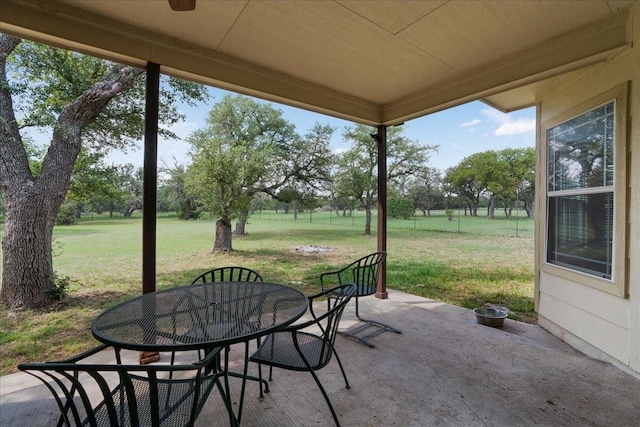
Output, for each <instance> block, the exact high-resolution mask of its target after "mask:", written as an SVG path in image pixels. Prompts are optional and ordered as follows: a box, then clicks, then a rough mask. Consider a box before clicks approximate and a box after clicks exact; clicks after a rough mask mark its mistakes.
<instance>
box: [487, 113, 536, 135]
mask: <svg viewBox="0 0 640 427" xmlns="http://www.w3.org/2000/svg"><path fill="white" fill-rule="evenodd" d="M535 129H536V120H535V119H527V118H524V117H521V118H519V119H518V120H517V121H515V122H507V123H503V124H502V125H501V126H500V127H499V128H498V129H496V130H495V131H493V134H494V135H496V136H506V135H518V134H521V133H527V132H533V131H534V130H535Z"/></svg>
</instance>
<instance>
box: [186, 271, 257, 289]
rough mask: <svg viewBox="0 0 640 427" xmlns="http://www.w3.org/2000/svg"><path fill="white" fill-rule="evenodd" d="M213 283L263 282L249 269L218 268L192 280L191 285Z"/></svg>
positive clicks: (255, 272)
mask: <svg viewBox="0 0 640 427" xmlns="http://www.w3.org/2000/svg"><path fill="white" fill-rule="evenodd" d="M214 282H263V280H262V277H261V276H260V274H258V272H257V271H254V270H251V269H250V268H246V267H220V268H214V269H213V270H209V271H206V272H204V273H202V274H201V275H199V276H198V277H196V278H195V279H193V281H192V282H191V284H192V285H195V284H196V283H214Z"/></svg>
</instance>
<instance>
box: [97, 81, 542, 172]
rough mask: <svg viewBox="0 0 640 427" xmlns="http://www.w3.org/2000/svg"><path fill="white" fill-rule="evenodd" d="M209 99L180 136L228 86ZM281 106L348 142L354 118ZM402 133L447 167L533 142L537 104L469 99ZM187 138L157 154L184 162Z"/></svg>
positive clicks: (302, 125)
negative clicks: (510, 105) (503, 105)
mask: <svg viewBox="0 0 640 427" xmlns="http://www.w3.org/2000/svg"><path fill="white" fill-rule="evenodd" d="M210 92H211V94H212V99H210V101H209V104H208V105H206V106H205V105H202V106H199V107H197V108H191V107H185V108H183V109H182V112H183V113H185V114H186V116H187V120H186V121H185V122H182V123H179V124H177V125H175V126H174V127H173V128H172V130H173V131H174V132H175V133H176V134H177V135H179V136H181V137H186V136H188V135H189V134H190V133H191V132H192V131H194V130H195V129H198V128H200V127H202V126H204V123H205V117H206V115H207V113H208V111H209V110H210V109H211V106H212V105H213V104H214V103H216V102H218V101H220V100H221V99H222V97H223V96H224V95H225V94H226V93H229V92H225V91H223V90H219V89H213V88H211V89H210ZM272 105H273V106H274V107H276V108H278V109H280V110H282V111H283V115H284V117H285V119H287V120H288V121H290V122H291V123H293V124H294V125H295V126H296V130H297V132H298V133H299V134H302V135H303V134H305V133H306V132H307V131H308V130H309V129H310V128H311V127H313V125H314V124H315V123H321V124H329V125H331V126H333V127H334V128H336V130H335V132H334V134H333V138H332V141H331V149H332V151H334V152H336V151H340V150H344V149H347V148H349V143H348V142H346V141H344V140H343V138H342V133H343V131H344V129H345V127H347V126H352V125H353V123H352V122H349V121H346V120H341V119H337V118H334V117H330V116H325V115H322V114H317V113H312V112H309V111H306V110H302V109H298V108H293V107H288V106H285V105H281V104H272ZM403 128H404V133H405V135H406V136H407V137H408V138H410V139H411V140H413V141H417V142H418V143H420V144H427V145H438V146H439V148H438V151H437V152H434V153H433V154H432V156H431V159H430V162H429V163H430V166H432V167H436V168H439V169H442V170H444V169H446V168H448V167H450V166H454V165H456V164H457V163H459V162H460V161H461V160H462V159H463V158H464V157H466V156H469V155H471V154H473V153H477V152H480V151H486V150H501V149H504V148H525V147H533V146H534V144H535V109H534V108H527V109H524V110H520V111H516V112H513V113H509V114H504V113H501V112H500V111H498V110H496V109H494V108H491V107H489V106H488V105H486V104H484V103H482V102H471V103H468V104H465V105H461V106H459V107H455V108H451V109H449V110H446V111H442V112H439V113H434V114H431V115H429V116H425V117H421V118H419V119H414V120H411V121H408V122H406V123H405V124H404V125H403ZM188 151H189V144H187V143H185V142H183V141H173V140H172V141H166V140H160V141H159V142H158V158H159V161H160V162H161V163H162V162H163V161H164V162H166V163H167V164H169V165H172V164H173V163H174V160H173V159H174V158H175V159H176V160H177V161H178V162H179V163H187V162H188V156H187V153H188ZM142 156H143V153H142V150H141V149H139V150H135V151H134V150H130V151H129V152H128V153H127V154H123V153H119V152H118V153H113V154H112V155H111V156H110V157H109V159H110V160H111V161H112V162H114V163H133V164H135V165H142Z"/></svg>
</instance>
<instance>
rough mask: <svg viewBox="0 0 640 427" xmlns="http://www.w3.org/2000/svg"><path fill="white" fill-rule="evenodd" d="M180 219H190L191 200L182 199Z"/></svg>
mask: <svg viewBox="0 0 640 427" xmlns="http://www.w3.org/2000/svg"><path fill="white" fill-rule="evenodd" d="M182 219H191V200H190V199H186V200H185V201H184V212H182Z"/></svg>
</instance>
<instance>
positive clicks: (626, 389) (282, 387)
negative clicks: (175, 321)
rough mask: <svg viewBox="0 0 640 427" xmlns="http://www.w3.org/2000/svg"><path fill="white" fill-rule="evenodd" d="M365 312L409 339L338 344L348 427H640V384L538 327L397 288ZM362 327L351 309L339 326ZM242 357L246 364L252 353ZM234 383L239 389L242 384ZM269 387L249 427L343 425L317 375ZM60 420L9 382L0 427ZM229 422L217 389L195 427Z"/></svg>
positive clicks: (24, 385) (2, 389) (323, 374)
mask: <svg viewBox="0 0 640 427" xmlns="http://www.w3.org/2000/svg"><path fill="white" fill-rule="evenodd" d="M361 313H366V314H367V315H369V316H368V317H372V318H377V319H379V320H382V321H385V322H387V323H390V324H392V325H393V326H396V327H398V328H400V329H401V330H402V331H403V333H402V334H401V335H398V334H395V333H391V332H385V333H383V334H381V335H378V336H376V337H374V338H373V339H372V341H373V342H374V343H375V344H376V347H375V348H368V347H366V346H364V345H362V344H359V343H357V342H355V341H353V340H350V339H348V338H345V337H342V336H339V337H338V338H337V344H336V345H337V349H338V352H339V355H340V357H341V360H342V361H343V364H344V365H345V369H346V371H347V376H348V378H349V382H350V384H351V389H346V388H345V387H344V381H343V379H342V375H341V374H340V370H339V368H338V364H337V362H336V361H335V360H334V361H332V362H331V363H330V364H329V366H327V367H326V368H324V369H323V370H321V371H319V372H318V376H319V377H320V381H322V383H323V384H324V386H325V388H326V390H327V393H328V394H329V396H330V398H331V401H332V402H333V404H334V407H335V409H336V412H337V413H338V417H339V419H340V422H341V424H342V425H343V426H345V427H347V426H403V427H405V426H420V427H423V426H434V425H440V426H533V425H535V426H616V427H626V426H629V427H632V426H636V427H637V426H640V377H639V376H637V375H632V374H630V373H628V372H625V371H623V370H621V369H619V368H618V367H615V366H613V365H611V364H609V363H605V362H601V361H598V360H595V359H592V358H589V357H586V356H584V355H582V354H581V353H579V352H577V351H575V350H573V349H572V348H571V347H569V346H568V345H566V344H564V343H563V342H561V341H560V340H558V339H557V338H555V337H553V336H552V335H550V334H548V333H547V332H545V331H544V330H542V329H541V328H539V327H537V326H533V325H527V324H522V323H518V322H514V321H512V320H510V319H507V320H506V322H505V326H504V327H503V328H500V329H497V328H490V327H486V326H482V325H479V324H477V323H476V321H475V317H474V315H473V312H472V311H470V310H466V309H463V308H460V307H455V306H451V305H448V304H443V303H440V302H437V301H432V300H428V299H424V298H419V297H415V296H412V295H408V294H404V293H401V292H395V291H390V292H389V299H387V300H378V299H375V298H372V297H369V298H366V299H363V300H361ZM353 322H354V313H353V305H350V306H349V307H348V308H347V310H346V311H345V314H344V316H343V321H342V324H341V326H343V327H347V326H349V324H352V323H353ZM232 355H233V356H237V357H238V358H241V357H242V349H241V348H240V349H238V350H237V351H236V350H235V349H234V351H232ZM239 367H240V366H239V365H237V366H236V369H238V368H239ZM254 368H255V367H254V366H252V367H251V369H252V370H253V369H254ZM34 381H35V382H34ZM231 386H232V389H233V390H235V391H237V390H238V389H239V381H235V380H232V384H231ZM270 387H271V392H270V393H268V394H267V395H265V398H264V399H260V398H259V397H258V385H257V384H256V383H255V382H249V383H248V386H247V393H246V397H245V407H244V411H243V415H242V425H243V426H264V427H266V426H273V427H283V426H285V427H286V426H315V425H322V426H325V425H333V420H332V418H331V414H330V412H329V409H328V408H327V406H326V404H325V402H324V399H323V398H322V395H321V394H320V391H319V390H318V389H317V387H316V385H315V383H314V382H313V379H312V378H311V376H310V375H309V373H305V372H289V371H283V370H277V369H276V370H274V379H273V381H272V382H271V383H270ZM235 402H236V404H237V399H236V400H235ZM57 415H58V412H57V409H56V408H55V407H54V403H53V401H52V399H50V398H49V395H48V391H47V390H46V389H45V388H44V386H42V385H39V383H38V382H37V380H33V381H32V380H30V379H28V378H25V376H24V374H14V375H8V376H5V377H2V378H0V426H3V427H13V426H20V427H24V426H27V425H28V426H49V425H55V420H57ZM228 424H229V420H228V418H227V416H226V412H225V410H224V407H223V405H222V401H221V399H220V397H219V395H217V394H216V393H215V392H214V393H213V394H212V395H211V397H210V398H209V401H208V402H207V404H206V405H205V409H204V411H203V412H202V414H201V415H200V418H199V419H198V421H197V424H196V425H198V426H226V425H228Z"/></svg>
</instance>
